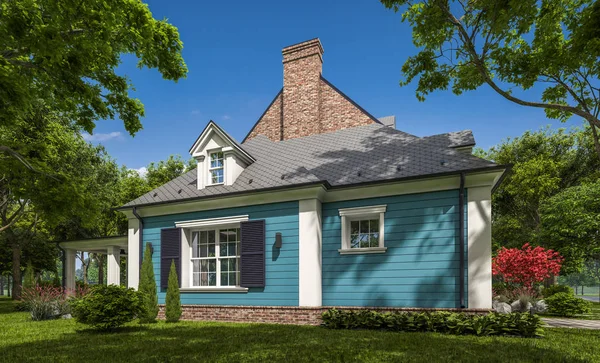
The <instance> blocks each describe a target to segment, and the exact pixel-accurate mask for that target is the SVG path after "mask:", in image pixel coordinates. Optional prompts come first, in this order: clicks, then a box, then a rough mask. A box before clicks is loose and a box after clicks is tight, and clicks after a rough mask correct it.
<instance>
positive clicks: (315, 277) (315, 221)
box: [284, 199, 323, 306]
mask: <svg viewBox="0 0 600 363" xmlns="http://www.w3.org/2000/svg"><path fill="white" fill-rule="evenodd" d="M298 211H299V213H298V227H299V231H298V232H299V237H298V242H299V247H298V248H299V249H298V269H299V271H298V293H299V299H298V305H300V306H321V305H322V301H323V288H322V283H323V282H322V270H321V269H322V263H321V250H322V245H323V241H322V236H323V234H322V225H323V224H322V220H321V201H319V200H318V199H307V200H300V201H299V205H298ZM284 248H285V243H284Z"/></svg>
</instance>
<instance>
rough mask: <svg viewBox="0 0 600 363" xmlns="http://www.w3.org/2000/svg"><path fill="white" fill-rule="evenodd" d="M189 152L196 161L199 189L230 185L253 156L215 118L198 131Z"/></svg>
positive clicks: (252, 159)
mask: <svg viewBox="0 0 600 363" xmlns="http://www.w3.org/2000/svg"><path fill="white" fill-rule="evenodd" d="M190 154H191V155H192V157H193V158H194V159H196V160H197V161H198V167H197V169H196V170H197V172H198V184H197V187H198V189H204V188H206V187H211V186H215V185H232V184H233V183H234V182H235V180H236V179H237V177H238V176H239V175H240V174H241V173H242V171H244V169H245V168H246V167H247V166H248V165H250V164H252V163H253V162H254V161H255V159H254V158H253V157H252V155H250V154H248V152H246V151H245V150H244V149H243V148H242V147H241V145H240V144H238V143H237V141H235V140H234V139H233V138H232V137H231V136H229V135H228V134H227V133H226V132H225V131H224V130H223V129H222V128H220V127H219V125H217V124H216V123H215V122H214V121H212V120H211V121H210V122H209V123H208V125H206V127H205V128H204V131H202V133H201V134H200V136H199V137H198V139H197V140H196V142H195V143H194V145H193V146H192V148H191V149H190Z"/></svg>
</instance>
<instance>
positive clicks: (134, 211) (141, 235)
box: [131, 207, 144, 267]
mask: <svg viewBox="0 0 600 363" xmlns="http://www.w3.org/2000/svg"><path fill="white" fill-rule="evenodd" d="M131 211H132V213H133V215H134V216H135V218H137V220H138V221H139V222H140V232H139V234H140V253H139V255H140V267H141V266H142V261H143V259H142V252H143V251H144V246H143V245H144V220H143V219H142V217H140V215H139V214H138V213H137V210H136V208H135V207H133V209H132V210H131Z"/></svg>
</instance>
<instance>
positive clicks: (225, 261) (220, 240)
mask: <svg viewBox="0 0 600 363" xmlns="http://www.w3.org/2000/svg"><path fill="white" fill-rule="evenodd" d="M191 237H192V241H191V242H192V243H191V249H192V253H191V262H192V263H191V269H192V271H191V277H192V279H191V280H192V281H191V286H192V287H220V286H239V282H240V269H239V266H240V229H239V228H219V229H208V230H200V231H193V232H192V236H191Z"/></svg>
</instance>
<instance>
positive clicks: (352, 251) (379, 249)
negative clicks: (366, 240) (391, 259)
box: [338, 247, 387, 255]
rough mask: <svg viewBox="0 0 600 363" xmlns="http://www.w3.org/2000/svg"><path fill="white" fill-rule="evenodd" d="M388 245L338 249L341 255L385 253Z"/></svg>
mask: <svg viewBox="0 0 600 363" xmlns="http://www.w3.org/2000/svg"><path fill="white" fill-rule="evenodd" d="M385 251H387V247H369V248H349V249H342V248H340V249H338V252H339V253H340V255H358V254H364V253H385Z"/></svg>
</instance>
